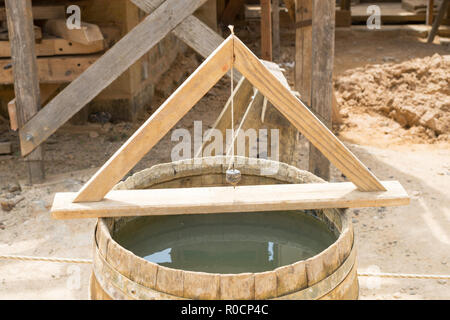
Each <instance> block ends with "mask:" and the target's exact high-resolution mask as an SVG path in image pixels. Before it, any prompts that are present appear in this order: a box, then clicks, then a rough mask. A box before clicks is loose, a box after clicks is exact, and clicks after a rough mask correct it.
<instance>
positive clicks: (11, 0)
mask: <svg viewBox="0 0 450 320" xmlns="http://www.w3.org/2000/svg"><path fill="white" fill-rule="evenodd" d="M5 4H6V15H7V20H8V30H9V39H10V42H11V55H12V61H13V74H14V91H15V94H16V106H17V120H18V125H19V127H20V128H21V127H23V126H24V125H25V124H26V123H27V121H28V120H30V119H31V118H32V117H33V116H34V115H35V114H36V113H37V112H38V111H39V108H40V90H39V79H38V72H37V62H36V54H35V48H34V24H33V15H32V10H31V8H32V7H31V0H6V1H5ZM43 158H44V150H43V147H42V146H40V147H38V148H36V149H35V150H34V151H33V152H32V153H30V154H29V155H28V156H27V157H26V161H27V163H28V170H29V171H28V173H29V182H30V183H31V184H33V183H39V182H42V181H43V180H44V178H45V172H44V162H43Z"/></svg>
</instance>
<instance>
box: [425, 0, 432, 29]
mask: <svg viewBox="0 0 450 320" xmlns="http://www.w3.org/2000/svg"><path fill="white" fill-rule="evenodd" d="M433 13H434V0H428V5H427V21H426V24H427V25H429V26H431V25H433Z"/></svg>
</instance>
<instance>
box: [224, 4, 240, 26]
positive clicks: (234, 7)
mask: <svg viewBox="0 0 450 320" xmlns="http://www.w3.org/2000/svg"><path fill="white" fill-rule="evenodd" d="M244 3H245V1H244V0H230V1H229V2H228V4H227V6H226V7H225V10H224V12H223V15H222V23H223V24H225V25H227V24H233V23H234V19H235V18H236V16H237V15H238V13H239V11H241V10H242V8H243V7H244Z"/></svg>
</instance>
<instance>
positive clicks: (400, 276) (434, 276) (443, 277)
mask: <svg viewBox="0 0 450 320" xmlns="http://www.w3.org/2000/svg"><path fill="white" fill-rule="evenodd" d="M0 260H15V261H39V262H53V263H72V264H92V260H89V259H66V258H46V257H30V256H14V255H0ZM358 276H359V277H377V278H397V279H434V280H450V275H437V274H406V273H375V272H358Z"/></svg>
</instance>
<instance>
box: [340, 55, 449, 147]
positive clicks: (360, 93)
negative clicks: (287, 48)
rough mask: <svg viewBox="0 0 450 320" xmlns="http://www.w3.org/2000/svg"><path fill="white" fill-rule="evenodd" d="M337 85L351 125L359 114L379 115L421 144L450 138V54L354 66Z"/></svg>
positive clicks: (343, 108)
mask: <svg viewBox="0 0 450 320" xmlns="http://www.w3.org/2000/svg"><path fill="white" fill-rule="evenodd" d="M335 89H336V93H337V100H338V103H339V104H340V109H341V112H342V115H343V117H344V118H345V120H344V122H346V123H347V125H348V124H349V123H351V122H352V121H355V120H356V119H358V117H357V116H356V117H353V115H357V114H361V113H369V114H370V113H376V114H378V115H381V116H383V117H386V118H389V119H392V120H394V121H395V122H397V124H398V125H399V127H401V128H400V129H402V130H401V135H403V136H409V138H414V139H416V141H417V142H420V143H423V142H428V143H433V142H438V141H439V142H441V141H442V142H449V141H450V55H444V56H441V55H439V54H434V55H433V56H431V57H425V58H415V59H411V60H407V61H404V62H401V63H386V64H375V65H367V66H365V67H360V68H356V69H352V70H348V71H346V72H344V73H343V74H342V75H341V76H339V77H338V78H337V79H336V81H335Z"/></svg>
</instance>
